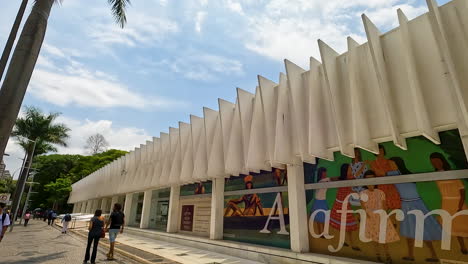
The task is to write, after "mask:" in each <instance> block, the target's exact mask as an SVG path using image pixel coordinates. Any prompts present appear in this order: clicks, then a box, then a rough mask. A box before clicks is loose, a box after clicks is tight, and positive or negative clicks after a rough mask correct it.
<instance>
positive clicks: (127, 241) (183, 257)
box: [73, 228, 263, 264]
mask: <svg viewBox="0 0 468 264" xmlns="http://www.w3.org/2000/svg"><path fill="white" fill-rule="evenodd" d="M73 231H74V232H75V233H77V234H79V235H82V236H84V235H85V233H86V231H85V230H84V229H83V228H76V229H74V230H73ZM107 235H108V234H106V239H105V240H104V241H107ZM115 247H116V248H117V249H120V250H123V251H125V252H127V253H130V254H132V255H135V256H138V257H140V258H142V259H145V260H147V261H148V260H149V261H148V262H150V263H153V262H154V263H155V262H158V263H159V261H154V260H153V259H154V256H157V257H159V258H161V257H162V258H165V259H166V261H167V260H171V261H176V262H178V263H181V264H263V263H261V262H256V261H250V260H247V259H241V258H237V257H233V256H229V255H225V254H218V253H214V252H210V251H207V250H201V249H197V248H192V247H186V246H182V245H179V244H175V243H169V242H164V241H161V240H156V239H151V238H147V237H142V236H139V235H134V234H129V232H128V231H127V232H124V233H123V234H119V235H118V237H117V243H116V245H115ZM152 258H153V259H152Z"/></svg>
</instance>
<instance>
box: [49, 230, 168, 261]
mask: <svg viewBox="0 0 468 264" xmlns="http://www.w3.org/2000/svg"><path fill="white" fill-rule="evenodd" d="M54 227H55V228H56V229H58V227H57V226H56V225H54ZM68 232H71V233H73V234H75V235H78V236H80V237H83V238H87V236H86V235H84V234H81V233H79V232H77V231H75V230H71V229H68ZM99 242H100V244H101V245H103V246H104V247H106V248H110V244H109V243H107V242H104V241H103V240H101V241H99ZM114 252H117V253H119V254H120V255H123V256H125V257H128V258H131V259H133V260H136V261H138V262H140V263H144V264H154V262H151V261H148V260H146V259H144V258H141V257H139V256H136V255H133V254H131V253H128V252H127V251H125V250H122V249H119V248H117V247H114ZM145 252H147V251H145ZM147 253H149V254H151V253H150V252H147ZM153 255H154V254H153ZM156 256H157V255H156ZM161 263H162V264H164V262H161Z"/></svg>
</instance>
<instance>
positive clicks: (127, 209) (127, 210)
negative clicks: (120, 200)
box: [123, 193, 133, 226]
mask: <svg viewBox="0 0 468 264" xmlns="http://www.w3.org/2000/svg"><path fill="white" fill-rule="evenodd" d="M132 204H133V193H128V194H127V195H125V206H124V211H123V212H124V214H125V225H126V226H128V225H129V224H130V220H131V219H132V217H131V212H132Z"/></svg>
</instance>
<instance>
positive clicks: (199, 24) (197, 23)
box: [195, 11, 206, 33]
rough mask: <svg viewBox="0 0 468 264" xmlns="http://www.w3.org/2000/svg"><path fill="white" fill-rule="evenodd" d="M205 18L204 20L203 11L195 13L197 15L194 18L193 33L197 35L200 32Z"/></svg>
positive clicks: (204, 13) (204, 14)
mask: <svg viewBox="0 0 468 264" xmlns="http://www.w3.org/2000/svg"><path fill="white" fill-rule="evenodd" d="M205 18H206V12H204V11H199V12H197V15H196V16H195V31H197V32H198V33H200V32H201V31H202V24H203V21H204V20H205Z"/></svg>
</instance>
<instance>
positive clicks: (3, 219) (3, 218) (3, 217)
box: [2, 213, 7, 228]
mask: <svg viewBox="0 0 468 264" xmlns="http://www.w3.org/2000/svg"><path fill="white" fill-rule="evenodd" d="M6 215H7V214H6V213H3V214H2V228H3V223H4V222H5V218H6Z"/></svg>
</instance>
